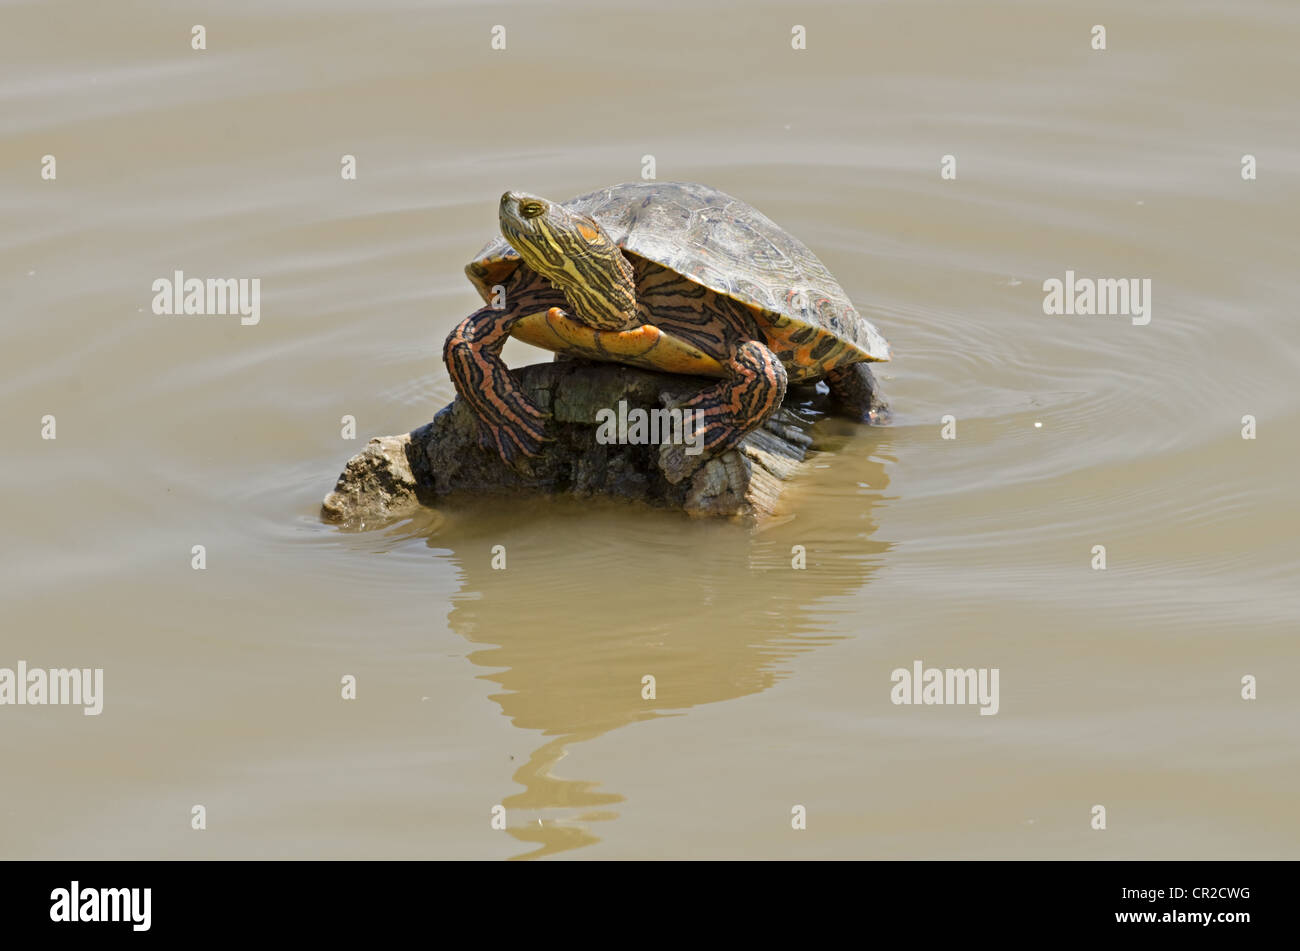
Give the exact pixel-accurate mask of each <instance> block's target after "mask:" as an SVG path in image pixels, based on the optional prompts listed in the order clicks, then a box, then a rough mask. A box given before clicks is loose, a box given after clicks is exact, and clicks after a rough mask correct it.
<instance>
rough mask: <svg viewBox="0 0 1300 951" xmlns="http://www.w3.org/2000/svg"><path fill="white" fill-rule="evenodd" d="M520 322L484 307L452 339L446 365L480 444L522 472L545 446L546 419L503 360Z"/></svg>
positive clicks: (514, 316)
mask: <svg viewBox="0 0 1300 951" xmlns="http://www.w3.org/2000/svg"><path fill="white" fill-rule="evenodd" d="M517 319H518V315H517V314H512V313H511V312H509V311H500V310H493V309H492V308H491V307H484V308H482V309H480V310H477V311H475V312H474V313H472V314H470V315H469V316H468V317H466V318H465V319H464V320H462V321H461V322H460V323H459V324H457V325H456V328H455V329H454V330H453V331H452V332H451V333H450V334H448V336H447V342H446V343H445V344H444V345H443V348H442V359H443V362H445V363H446V364H447V372H448V373H449V374H450V375H451V379H452V382H453V383H454V384H455V385H456V392H457V393H458V394H459V395H460V398H461V399H463V400H464V401H465V402H466V403H468V404H469V406H470V408H471V409H472V410H473V411H474V415H475V416H477V417H478V426H479V442H480V444H482V446H483V448H484V449H487V450H488V451H489V452H496V454H497V455H499V456H500V457H501V460H502V461H503V462H504V463H505V464H506V465H507V466H509V467H510V468H512V469H514V470H516V471H521V470H522V469H523V468H524V458H525V457H528V456H536V455H537V454H538V453H539V452H540V451H541V446H542V443H543V442H544V441H545V440H546V438H547V436H546V414H545V413H543V412H542V411H541V410H540V409H538V408H537V406H536V405H535V404H534V403H533V401H532V400H530V399H529V398H528V397H527V396H526V395H525V394H524V392H523V390H521V389H520V388H519V384H517V383H516V382H515V380H514V377H512V376H511V375H510V371H509V369H507V367H506V365H505V362H504V361H503V360H502V359H501V348H502V347H504V346H505V343H506V340H507V339H508V338H509V336H510V327H511V325H513V324H514V322H515V321H516V320H517Z"/></svg>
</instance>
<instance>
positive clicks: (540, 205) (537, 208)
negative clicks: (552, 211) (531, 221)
mask: <svg viewBox="0 0 1300 951" xmlns="http://www.w3.org/2000/svg"><path fill="white" fill-rule="evenodd" d="M519 214H520V215H522V216H523V217H525V218H540V217H541V216H542V215H544V214H546V203H545V202H541V201H533V200H532V199H529V200H528V201H521V202H520V203H519Z"/></svg>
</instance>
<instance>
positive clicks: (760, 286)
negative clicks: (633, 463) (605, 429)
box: [444, 183, 890, 483]
mask: <svg viewBox="0 0 1300 951" xmlns="http://www.w3.org/2000/svg"><path fill="white" fill-rule="evenodd" d="M588 212H590V213H589V214H588ZM499 218H500V225H501V233H502V236H503V238H504V241H498V242H496V243H492V244H489V245H488V246H487V247H486V248H484V250H483V251H482V252H480V254H479V256H478V258H476V259H475V260H474V261H472V262H471V263H470V264H469V265H468V266H467V267H466V273H467V275H468V276H469V278H470V280H471V281H472V282H473V283H474V284H475V286H476V287H477V288H478V289H479V291H480V293H482V294H483V296H484V298H485V299H490V291H491V288H492V287H493V285H495V284H498V283H504V284H506V286H507V288H508V291H507V300H508V303H509V307H508V310H507V311H504V312H502V311H493V310H491V309H490V308H484V309H483V310H480V311H478V312H476V313H475V314H473V315H471V316H470V317H469V318H467V319H466V320H465V321H463V322H462V323H461V324H460V325H459V326H458V327H457V328H456V330H454V331H453V332H452V335H451V336H450V337H449V338H448V340H447V344H446V347H445V348H444V359H445V360H446V362H447V366H448V371H449V372H450V373H451V376H452V378H453V381H454V382H455V384H456V389H457V391H458V393H460V395H461V396H462V397H463V398H464V399H465V400H466V402H467V403H469V405H470V406H471V407H472V408H473V409H474V411H475V413H476V414H477V415H478V417H479V420H480V423H481V438H482V442H483V444H484V446H485V447H486V448H488V449H495V451H496V452H497V453H498V454H499V455H500V456H501V458H502V459H503V460H504V461H505V462H506V463H507V464H508V465H511V466H513V467H515V468H516V469H519V468H521V464H522V461H523V458H524V457H527V456H531V455H535V454H536V453H537V451H538V450H539V448H540V444H541V442H542V441H543V440H544V439H545V429H544V420H545V416H544V414H542V413H541V411H540V410H538V409H537V407H535V406H534V405H533V404H532V402H531V401H529V400H528V399H527V397H525V396H524V395H523V393H522V392H520V391H519V390H518V388H517V387H516V386H515V384H514V381H513V379H512V378H511V377H510V376H509V373H508V372H507V370H506V367H505V364H504V363H503V362H502V361H501V359H500V352H501V348H502V346H503V345H504V343H505V340H506V338H507V337H508V336H510V335H512V333H513V335H515V336H518V337H519V338H520V339H523V340H526V341H528V342H531V343H536V344H538V345H540V346H543V347H547V348H549V349H554V350H556V351H557V352H560V353H567V354H571V355H580V356H584V357H588V358H591V359H598V360H609V361H614V362H622V363H628V364H632V365H636V366H643V367H647V368H651V369H659V370H664V371H667V372H679V373H680V372H687V373H694V374H696V375H709V376H718V375H724V374H725V377H724V379H723V380H722V381H721V382H720V383H717V384H714V385H712V386H709V387H707V388H705V389H704V390H701V391H700V392H698V393H697V394H695V396H693V397H691V399H690V400H688V401H686V402H684V403H682V404H680V408H682V409H690V410H700V411H701V412H702V413H703V422H702V426H703V445H704V451H703V453H701V454H699V455H695V456H688V455H686V452H685V449H686V447H685V446H680V445H676V446H675V445H664V446H661V451H660V466H661V468H662V469H663V470H664V473H665V475H666V476H667V478H668V479H669V481H671V482H674V483H675V482H679V481H681V480H682V479H684V478H685V477H686V476H688V475H690V474H691V473H692V472H693V471H694V470H695V469H697V468H699V466H701V465H702V464H703V463H704V462H706V461H707V460H708V459H710V458H712V457H714V456H716V455H718V454H720V453H722V452H725V451H727V450H728V449H731V448H733V447H734V446H735V445H736V444H737V443H739V442H740V441H741V439H743V438H744V436H745V435H747V434H748V433H749V432H751V431H753V430H754V429H756V428H757V427H758V426H760V425H761V424H762V423H763V422H764V420H766V419H767V418H768V417H769V416H770V415H771V414H772V413H773V412H775V411H776V409H777V408H778V407H779V406H780V403H781V400H782V399H783V398H784V395H785V389H786V384H787V381H790V380H792V381H807V380H813V379H819V378H822V377H825V378H826V379H827V380H828V382H829V383H830V385H831V387H832V392H833V393H835V394H836V395H837V396H841V395H843V396H845V397H847V398H849V399H850V400H856V401H857V402H858V403H859V404H861V405H860V406H858V407H855V408H856V409H858V410H860V412H858V416H859V418H865V419H868V420H871V419H874V418H875V417H873V416H872V415H871V408H872V407H876V408H880V407H883V405H884V404H883V402H879V401H874V400H875V397H874V394H875V389H874V379H873V378H872V376H871V373H870V371H869V370H866V369H865V368H864V367H859V368H858V369H857V370H854V367H855V366H856V365H858V364H859V363H861V362H862V361H871V360H888V359H889V357H890V353H889V346H888V344H887V343H885V341H884V339H883V338H882V337H881V336H880V335H879V333H878V332H877V331H876V330H875V328H874V327H873V326H871V324H870V323H869V322H867V321H865V320H863V319H862V318H861V317H860V316H859V315H858V313H857V311H856V310H854V308H853V306H852V304H851V303H850V302H849V301H848V298H847V296H845V295H844V293H843V290H842V289H841V288H840V287H839V285H838V284H837V283H835V281H834V278H832V277H831V276H830V274H829V272H828V271H826V269H825V266H824V265H822V264H821V262H820V261H818V260H817V259H816V257H815V256H814V255H813V254H812V252H811V251H809V250H808V249H807V248H806V247H804V246H803V245H802V244H799V243H798V242H797V241H795V240H794V239H793V238H791V237H790V236H789V235H788V234H786V233H785V232H783V231H781V230H780V229H779V228H777V227H776V226H775V225H774V224H772V222H771V221H770V220H768V219H767V218H765V217H764V216H762V215H761V214H759V213H758V212H757V211H755V210H754V209H752V208H750V207H749V206H747V205H744V203H742V202H738V201H737V200H736V199H733V198H731V197H730V196H727V195H724V194H723V193H721V192H717V191H716V190H714V189H708V188H706V187H704V186H699V185H692V184H689V183H667V184H664V185H654V184H648V185H635V184H634V185H622V186H613V187H612V188H610V189H606V190H604V191H602V192H597V193H592V195H589V196H583V197H582V198H579V199H574V200H573V201H572V202H566V203H565V204H564V205H561V204H556V203H551V202H547V201H546V200H545V199H541V198H538V197H536V196H532V195H526V194H522V193H514V192H507V193H506V194H505V195H503V196H502V198H501V205H500V210H499ZM611 230H612V231H613V234H611ZM719 371H720V372H719Z"/></svg>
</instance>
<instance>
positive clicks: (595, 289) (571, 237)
mask: <svg viewBox="0 0 1300 951" xmlns="http://www.w3.org/2000/svg"><path fill="white" fill-rule="evenodd" d="M501 234H502V235H503V236H504V237H505V239H506V240H507V241H509V242H510V246H511V247H512V248H514V249H515V250H516V251H518V252H519V256H520V257H521V258H522V259H523V262H524V264H526V265H527V266H528V267H530V268H532V269H533V270H534V271H536V272H537V273H538V274H540V275H542V276H543V277H545V278H546V279H547V280H549V281H550V282H551V283H552V284H554V285H555V287H556V288H558V289H559V290H561V291H563V292H564V296H565V298H566V299H567V300H568V302H569V306H570V307H571V308H572V309H573V312H574V313H573V316H574V317H576V318H577V319H578V320H579V321H581V322H582V323H584V324H589V325H591V326H593V327H596V328H598V329H600V330H625V329H628V328H630V327H635V326H638V325H639V324H640V323H641V321H640V320H639V319H638V318H637V315H636V280H635V274H634V272H633V270H632V265H631V264H630V263H629V262H628V260H627V258H626V257H624V256H623V252H622V251H621V250H620V249H619V247H618V245H617V244H616V243H615V242H614V240H613V239H612V238H611V237H610V236H609V233H608V232H606V231H605V229H604V228H602V227H601V226H600V225H599V224H598V223H597V222H596V220H595V219H594V218H590V217H588V216H586V215H581V214H578V213H576V212H572V211H569V210H568V209H567V208H565V207H564V206H563V205H560V204H558V203H557V202H553V201H547V200H546V199H545V198H538V197H537V196H536V195H529V194H527V193H526V192H506V193H505V194H504V195H502V196H501Z"/></svg>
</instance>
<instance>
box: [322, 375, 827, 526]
mask: <svg viewBox="0 0 1300 951" xmlns="http://www.w3.org/2000/svg"><path fill="white" fill-rule="evenodd" d="M511 372H512V373H513V375H514V377H515V379H516V380H517V381H518V382H519V384H520V386H521V387H522V388H523V389H524V391H525V392H526V393H527V394H528V395H529V396H530V397H531V398H532V399H533V401H534V402H536V403H537V405H538V406H539V407H541V408H542V409H543V410H545V411H547V412H549V413H550V414H551V417H552V418H551V420H550V421H549V422H548V424H547V434H548V435H549V436H550V437H551V439H550V441H548V442H546V443H544V444H543V447H542V452H541V454H540V455H539V456H537V457H536V458H534V459H530V460H529V461H528V467H529V472H528V474H526V475H524V474H520V473H517V472H514V471H513V470H511V469H510V468H508V467H507V466H506V465H505V464H503V463H502V462H501V460H500V459H499V458H498V457H497V456H496V454H495V453H492V452H489V451H487V450H485V449H483V448H482V447H481V446H480V445H479V441H478V430H477V422H476V420H475V418H474V415H473V413H472V412H471V410H470V408H469V407H468V406H467V405H466V404H465V402H464V401H463V400H460V399H456V400H454V401H453V402H452V403H451V404H450V405H449V406H447V407H445V408H444V409H442V410H441V411H440V412H439V413H438V414H437V416H435V417H434V419H433V421H432V422H430V423H427V424H425V425H424V426H421V427H420V428H419V429H415V430H413V431H411V432H409V433H407V434H405V435H402V436H379V437H376V438H374V439H371V440H370V443H369V444H368V445H367V446H366V448H365V449H364V450H363V451H362V452H361V453H359V454H358V455H356V456H354V457H353V458H352V459H351V460H350V461H349V462H348V464H347V467H346V468H345V469H344V470H343V474H342V475H340V476H339V479H338V483H337V484H336V485H335V486H334V491H333V492H331V493H330V494H329V495H328V496H326V498H325V501H324V504H323V505H322V508H321V515H322V517H323V518H324V519H326V520H327V521H330V522H336V523H342V524H345V525H348V526H350V527H369V526H373V525H375V524H377V523H387V522H391V521H393V520H395V519H399V518H403V517H406V516H409V515H411V514H413V513H414V512H415V511H416V510H417V509H418V508H419V507H420V506H421V505H438V504H442V503H443V502H444V500H450V499H455V498H456V497H457V496H466V495H479V496H481V495H491V494H496V495H512V496H519V495H524V494H527V493H529V492H541V493H548V494H567V495H572V496H576V497H579V498H589V497H594V496H605V497H609V498H620V499H628V500H633V501H639V502H644V503H647V504H649V505H653V506H657V507H662V508H669V509H677V510H679V511H682V512H685V513H687V514H688V515H692V516H705V517H717V516H723V517H737V518H742V519H753V520H761V519H762V518H764V517H766V516H768V515H770V514H772V512H773V511H774V510H775V508H776V504H777V500H778V499H779V497H780V495H781V491H782V489H783V487H784V484H785V482H786V481H787V480H789V479H790V477H791V476H792V475H794V473H795V472H796V470H797V469H798V468H799V465H800V463H801V462H802V461H803V459H804V457H805V455H806V454H807V452H808V448H809V446H811V444H812V437H811V435H810V434H809V433H810V430H811V428H812V424H813V422H814V421H815V420H816V418H817V417H818V416H819V415H820V414H819V413H817V412H810V411H808V410H807V404H808V402H809V400H810V398H814V397H815V392H816V391H815V390H813V389H812V388H809V387H803V388H798V387H791V388H790V391H789V392H787V394H786V401H785V403H784V404H783V405H782V407H781V408H780V409H779V410H778V411H777V413H776V414H775V415H774V416H773V418H772V419H770V420H769V421H768V422H767V424H766V425H765V426H763V427H761V428H759V429H757V430H755V431H754V432H752V433H750V434H749V435H748V436H747V437H745V439H744V440H743V441H742V442H741V444H740V445H739V446H738V447H737V448H736V449H733V450H731V451H730V452H727V453H724V454H723V455H721V456H719V457H718V458H716V459H711V460H709V461H708V462H706V463H705V464H704V466H703V467H701V468H700V469H699V470H697V471H696V472H695V473H694V474H693V475H691V476H690V477H688V478H686V479H685V480H683V481H682V482H680V483H678V484H675V485H674V484H673V483H670V482H669V481H668V480H667V479H666V478H665V477H664V474H663V472H662V471H661V470H660V468H659V446H658V445H655V444H641V445H634V444H626V443H606V442H601V441H599V440H598V439H597V438H596V437H597V428H598V420H597V413H598V412H600V411H601V410H613V411H614V412H616V413H617V412H618V407H619V403H620V402H621V401H625V402H626V405H627V407H628V410H629V412H630V411H631V410H633V409H642V410H646V411H650V410H658V409H662V408H663V402H662V398H663V397H664V396H667V397H668V398H670V399H672V400H674V401H676V400H681V399H684V398H686V397H688V396H690V395H691V394H693V393H695V392H697V391H698V390H700V389H702V388H703V387H705V386H709V385H711V384H712V383H714V382H715V381H714V380H710V379H704V378H700V377H682V376H671V375H668V374H663V373H653V372H650V371H647V370H640V369H636V368H633V367H627V366H622V365H619V364H610V363H589V362H586V361H579V360H561V361H557V362H555V363H538V364H533V365H532V366H527V367H523V368H521V369H518V370H514V371H511ZM801 404H803V405H801Z"/></svg>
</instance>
